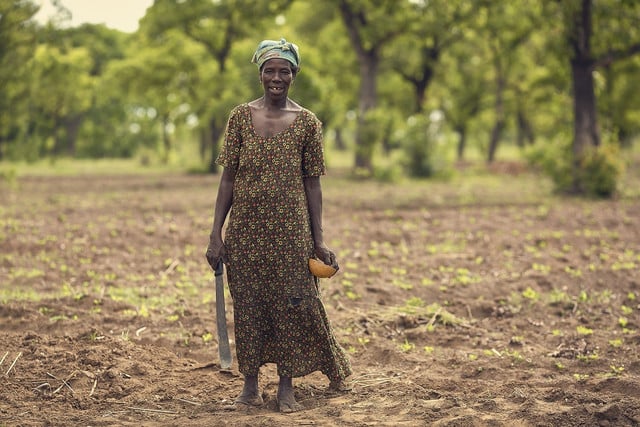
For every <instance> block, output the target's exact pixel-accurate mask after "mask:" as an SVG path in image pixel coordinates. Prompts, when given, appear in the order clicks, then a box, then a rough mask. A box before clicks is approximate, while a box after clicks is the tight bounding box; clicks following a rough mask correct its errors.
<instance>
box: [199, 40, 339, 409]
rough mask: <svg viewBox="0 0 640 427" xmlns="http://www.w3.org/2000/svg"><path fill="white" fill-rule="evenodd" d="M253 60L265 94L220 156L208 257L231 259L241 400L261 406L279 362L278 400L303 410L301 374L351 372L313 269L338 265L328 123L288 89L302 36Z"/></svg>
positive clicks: (242, 115)
mask: <svg viewBox="0 0 640 427" xmlns="http://www.w3.org/2000/svg"><path fill="white" fill-rule="evenodd" d="M252 62H254V63H256V64H257V65H258V68H259V70H260V82H261V84H262V86H263V89H264V95H263V96H262V97H261V98H258V99H256V100H254V101H251V102H249V103H246V104H241V105H239V106H237V107H235V108H234V109H233V110H232V111H231V114H230V116H229V121H228V123H227V129H226V131H225V141H224V144H223V147H222V150H221V152H220V155H219V156H218V159H217V163H218V164H220V165H221V166H223V167H224V171H223V173H222V177H221V181H220V186H219V188H218V195H217V198H216V205H215V211H214V218H213V229H212V231H211V235H210V241H209V246H208V248H207V253H206V257H207V261H208V262H209V264H210V265H211V266H212V267H213V268H215V266H216V265H217V263H218V261H219V260H222V261H223V262H224V263H225V264H226V265H227V278H228V283H229V290H230V292H231V297H232V298H233V308H234V321H235V338H236V353H237V359H238V367H239V370H240V372H241V373H242V374H243V375H244V387H243V389H242V392H241V393H240V395H239V396H238V398H237V399H236V404H241V405H251V406H259V405H262V403H263V400H262V396H261V393H260V391H259V389H258V373H259V369H260V366H262V365H263V364H265V363H275V364H276V365H277V370H278V375H279V377H280V381H279V385H278V393H277V397H276V399H277V404H278V408H279V410H280V411H282V412H295V411H298V410H301V409H302V406H301V405H300V404H299V403H298V402H296V400H295V397H294V389H293V382H292V378H293V377H300V376H304V375H307V374H309V373H311V372H314V371H321V372H323V373H324V374H325V375H326V376H327V377H328V378H329V380H330V387H331V388H333V389H338V390H340V389H344V388H345V386H344V380H345V378H346V377H348V376H349V375H350V374H351V368H350V365H349V361H348V360H347V357H346V354H345V352H344V350H343V349H342V348H341V347H340V345H339V344H338V343H337V341H336V339H335V337H334V335H333V332H332V331H331V327H330V325H329V321H328V319H327V316H326V313H325V310H324V307H323V305H322V303H321V301H320V298H319V294H318V282H317V279H316V278H314V277H313V276H312V275H311V273H310V271H309V268H308V259H309V258H310V257H314V256H315V257H316V258H318V259H320V260H322V261H324V263H325V264H329V265H331V266H333V267H334V268H336V269H337V268H338V263H337V261H336V257H335V254H334V253H333V252H332V251H331V250H330V249H329V248H328V247H327V246H326V245H325V243H324V240H323V235H322V189H321V186H320V176H321V175H323V174H324V173H325V165H324V157H323V147H322V124H321V123H320V121H319V120H318V119H317V118H316V116H315V115H314V114H313V113H312V112H311V111H309V110H307V109H305V108H303V107H301V106H300V105H298V104H297V103H295V102H294V101H292V100H291V99H289V97H288V92H289V87H290V86H291V84H292V83H293V81H294V79H295V77H296V74H297V73H298V71H299V63H300V55H299V53H298V47H297V46H296V45H295V44H293V43H288V42H287V41H286V40H284V39H281V40H280V41H274V40H264V41H262V42H261V43H260V44H259V45H258V49H257V50H256V52H255V53H254V55H253V59H252ZM232 207H233V209H232ZM229 211H231V212H230V214H229V224H228V227H227V230H226V233H225V239H224V241H223V238H222V228H223V224H224V222H225V219H226V217H227V214H228V213H229Z"/></svg>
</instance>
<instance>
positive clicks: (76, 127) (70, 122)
mask: <svg viewBox="0 0 640 427" xmlns="http://www.w3.org/2000/svg"><path fill="white" fill-rule="evenodd" d="M83 118H84V115H83V114H77V115H75V116H73V117H70V118H68V119H67V120H65V122H64V127H65V130H66V134H67V135H66V136H67V146H66V151H67V154H68V155H69V156H71V157H73V156H75V155H76V148H77V142H78V132H79V131H80V125H82V120H83Z"/></svg>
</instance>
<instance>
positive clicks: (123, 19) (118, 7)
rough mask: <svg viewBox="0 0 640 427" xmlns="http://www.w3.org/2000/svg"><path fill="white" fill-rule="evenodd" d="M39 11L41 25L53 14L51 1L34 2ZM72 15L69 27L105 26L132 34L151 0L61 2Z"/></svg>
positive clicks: (37, 16)
mask: <svg viewBox="0 0 640 427" xmlns="http://www.w3.org/2000/svg"><path fill="white" fill-rule="evenodd" d="M35 3H36V4H39V5H40V10H39V11H38V14H37V15H36V19H37V20H38V21H40V22H42V23H45V22H47V21H48V20H49V18H50V17H51V16H53V15H54V14H55V11H56V10H55V8H54V7H53V6H52V5H51V0H36V1H35ZM61 3H62V4H63V5H64V7H66V8H67V9H69V11H70V12H71V15H72V19H71V24H70V25H71V26H72V27H76V26H78V25H81V24H84V23H85V22H86V23H91V24H105V25H106V26H107V27H109V28H113V29H116V30H120V31H124V32H127V33H132V32H134V31H136V30H137V29H138V20H139V19H140V18H142V17H143V16H144V14H145V12H146V11H147V8H148V7H149V6H151V5H152V4H153V0H62V1H61Z"/></svg>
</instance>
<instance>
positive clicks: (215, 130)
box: [209, 118, 224, 173]
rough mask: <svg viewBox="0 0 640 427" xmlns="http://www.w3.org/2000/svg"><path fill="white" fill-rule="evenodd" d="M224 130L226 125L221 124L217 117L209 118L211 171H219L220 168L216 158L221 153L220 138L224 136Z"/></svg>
mask: <svg viewBox="0 0 640 427" xmlns="http://www.w3.org/2000/svg"><path fill="white" fill-rule="evenodd" d="M223 131H224V127H222V126H219V125H218V123H217V122H216V119H215V118H211V120H209V137H210V138H211V140H210V141H209V143H210V144H211V161H210V162H209V173H218V171H219V169H220V168H219V167H218V164H217V163H216V159H217V158H218V154H220V138H222V133H223Z"/></svg>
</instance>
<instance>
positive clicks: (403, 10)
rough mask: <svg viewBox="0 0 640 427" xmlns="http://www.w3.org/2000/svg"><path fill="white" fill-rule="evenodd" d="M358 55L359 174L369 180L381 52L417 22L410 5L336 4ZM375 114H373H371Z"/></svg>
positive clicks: (343, 0) (347, 0) (355, 0)
mask: <svg viewBox="0 0 640 427" xmlns="http://www.w3.org/2000/svg"><path fill="white" fill-rule="evenodd" d="M333 1H334V2H335V3H336V5H337V7H338V9H339V11H340V16H341V18H342V21H343V23H344V26H345V28H346V31H347V34H348V36H349V40H350V41H351V45H352V47H353V49H354V51H355V52H356V56H357V58H358V65H359V70H360V71H359V74H360V90H359V95H358V129H357V131H356V137H355V143H356V153H355V168H356V171H358V172H362V173H364V174H365V175H366V176H369V175H371V174H372V172H373V148H374V147H373V144H374V142H375V140H371V139H370V138H367V137H368V136H370V135H371V134H375V133H376V130H375V128H376V126H377V125H376V117H377V114H375V108H376V106H377V103H378V92H377V88H376V84H377V78H378V72H379V66H380V59H381V57H380V56H381V51H382V49H383V48H384V47H385V45H387V44H389V43H391V41H393V40H394V39H395V38H396V37H398V36H399V35H401V34H403V33H404V32H405V31H406V30H407V28H409V27H411V26H412V23H413V22H414V21H415V20H416V19H417V18H416V14H415V13H414V10H413V5H412V4H411V3H410V2H405V1H402V2H396V1H385V0H376V1H371V2H363V1H361V0H333ZM369 112H373V114H368V113H369Z"/></svg>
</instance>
